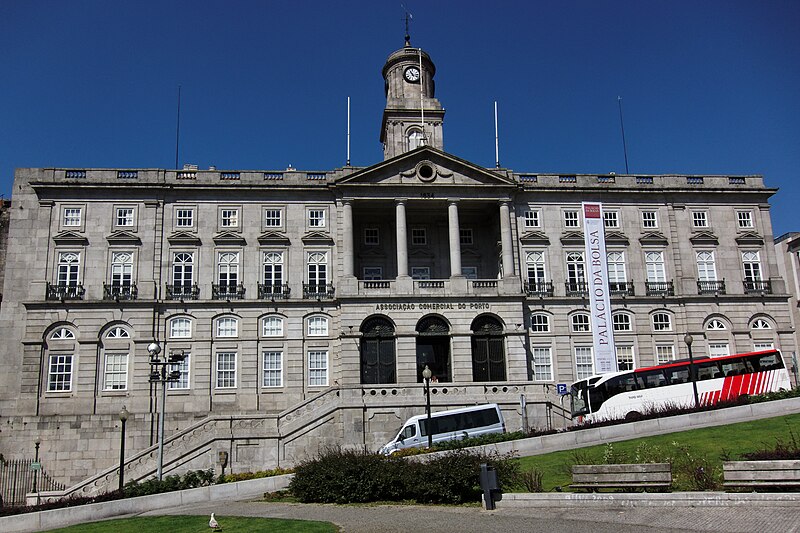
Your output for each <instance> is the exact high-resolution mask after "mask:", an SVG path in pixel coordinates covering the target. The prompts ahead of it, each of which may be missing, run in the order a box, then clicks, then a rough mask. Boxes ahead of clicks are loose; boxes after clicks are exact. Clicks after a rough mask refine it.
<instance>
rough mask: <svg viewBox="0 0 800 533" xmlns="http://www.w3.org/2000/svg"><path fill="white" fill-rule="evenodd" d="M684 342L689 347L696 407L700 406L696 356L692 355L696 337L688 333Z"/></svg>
mask: <svg viewBox="0 0 800 533" xmlns="http://www.w3.org/2000/svg"><path fill="white" fill-rule="evenodd" d="M683 342H685V343H686V347H687V348H689V380H690V381H691V382H692V391H693V392H694V407H695V409H696V408H698V407H700V400H698V398H697V372H696V371H695V368H694V356H693V355H692V342H694V338H693V337H692V336H691V335H690V334H688V333H687V334H686V335H684V337H683Z"/></svg>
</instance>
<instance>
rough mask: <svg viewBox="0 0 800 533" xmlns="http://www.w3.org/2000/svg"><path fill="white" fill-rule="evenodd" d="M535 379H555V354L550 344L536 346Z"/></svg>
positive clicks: (534, 352) (534, 360)
mask: <svg viewBox="0 0 800 533" xmlns="http://www.w3.org/2000/svg"><path fill="white" fill-rule="evenodd" d="M532 353H533V379H534V380H536V381H553V354H552V349H551V348H550V347H549V346H534V347H533V348H532Z"/></svg>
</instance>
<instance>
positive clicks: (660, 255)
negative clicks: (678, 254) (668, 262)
mask: <svg viewBox="0 0 800 533" xmlns="http://www.w3.org/2000/svg"><path fill="white" fill-rule="evenodd" d="M644 262H645V266H646V268H647V281H650V282H654V283H664V282H666V281H667V271H666V268H665V267H664V252H661V251H659V252H645V254H644Z"/></svg>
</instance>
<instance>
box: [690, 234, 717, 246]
mask: <svg viewBox="0 0 800 533" xmlns="http://www.w3.org/2000/svg"><path fill="white" fill-rule="evenodd" d="M689 242H691V243H692V244H714V245H717V244H719V239H718V238H717V236H716V235H714V234H713V233H711V232H710V231H701V232H699V233H695V234H694V235H692V236H691V237H689Z"/></svg>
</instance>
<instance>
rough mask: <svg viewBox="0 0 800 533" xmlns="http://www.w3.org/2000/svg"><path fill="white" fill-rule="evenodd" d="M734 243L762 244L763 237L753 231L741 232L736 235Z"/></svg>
mask: <svg viewBox="0 0 800 533" xmlns="http://www.w3.org/2000/svg"><path fill="white" fill-rule="evenodd" d="M736 244H757V245H762V244H764V238H763V237H762V236H761V235H759V234H758V233H755V232H753V231H749V232H747V233H743V234H741V235H739V236H738V237H736Z"/></svg>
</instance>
